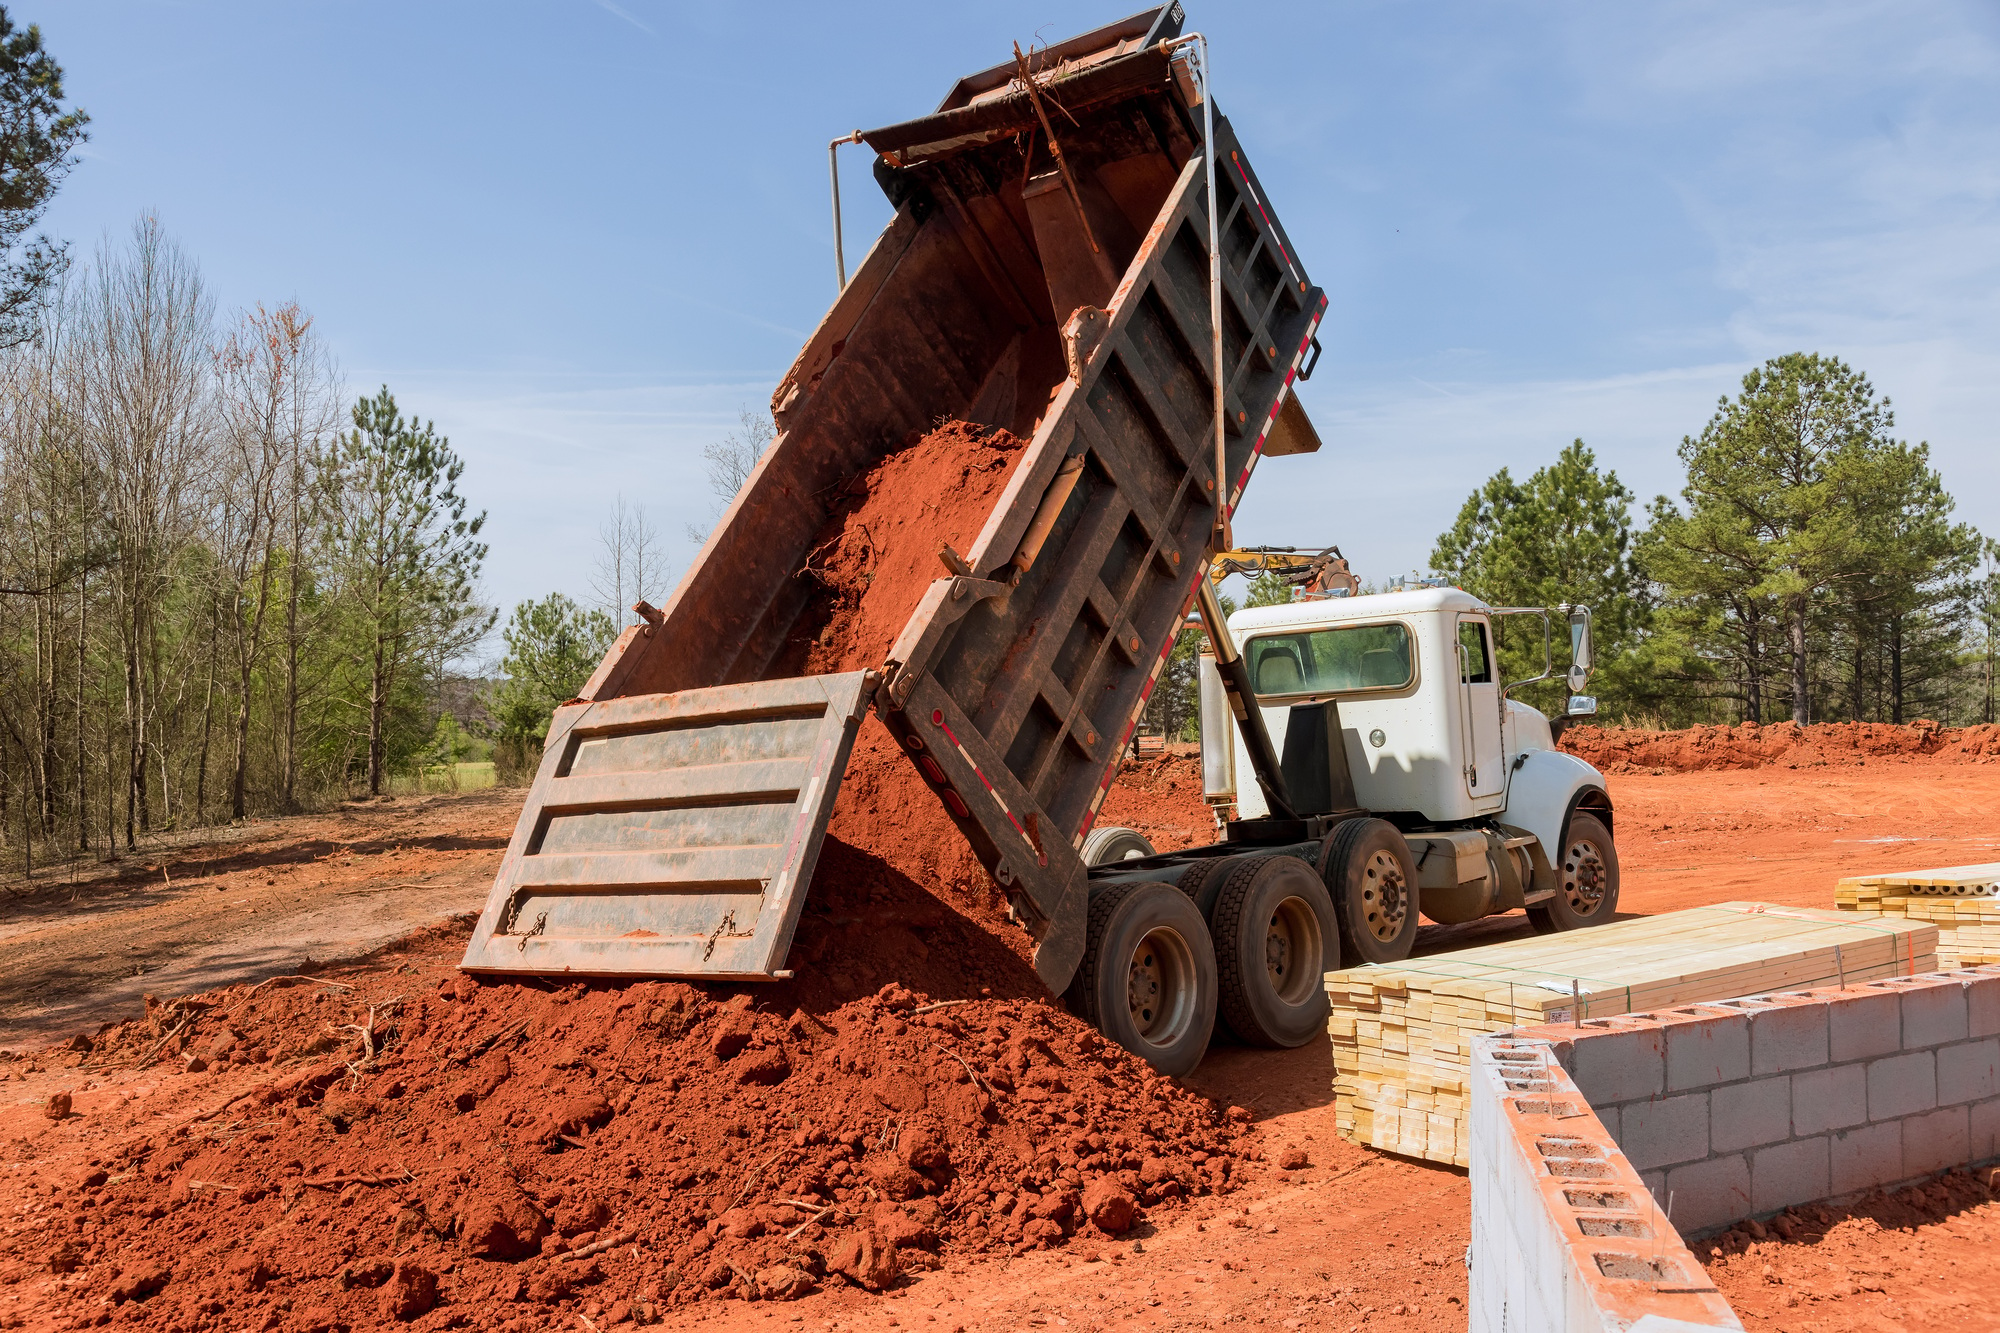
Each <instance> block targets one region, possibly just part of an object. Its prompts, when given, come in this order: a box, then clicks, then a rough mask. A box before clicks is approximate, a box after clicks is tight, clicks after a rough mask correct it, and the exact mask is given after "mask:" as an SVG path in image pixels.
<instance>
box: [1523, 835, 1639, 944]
mask: <svg viewBox="0 0 2000 1333" xmlns="http://www.w3.org/2000/svg"><path fill="white" fill-rule="evenodd" d="M1560 850H1561V852H1562V859H1561V860H1559V861H1557V862H1556V865H1555V872H1556V894H1555V897H1553V898H1551V899H1549V900H1548V901H1547V902H1541V903H1535V904H1534V905H1532V906H1530V907H1529V908H1528V921H1529V923H1530V924H1531V925H1533V926H1534V928H1535V929H1536V930H1538V931H1540V932H1541V933H1542V934H1544V935H1552V934H1554V933H1555V932H1557V931H1559V930H1582V929H1583V928H1584V927H1585V926H1601V925H1603V924H1604V923H1605V922H1606V921H1609V920H1610V919H1611V918H1612V917H1614V916H1616V915H1618V849H1617V848H1616V847H1614V846H1613V845H1612V843H1611V830H1610V829H1608V828H1606V827H1605V826H1604V821H1603V820H1602V819H1600V818H1598V816H1597V815H1596V814H1595V813H1594V812H1592V811H1589V810H1578V811H1575V812H1574V813H1572V814H1571V815H1570V817H1569V827H1568V828H1566V829H1564V830H1563V839H1562V847H1561V849H1560Z"/></svg>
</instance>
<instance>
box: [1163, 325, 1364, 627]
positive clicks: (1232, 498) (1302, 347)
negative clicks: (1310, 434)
mask: <svg viewBox="0 0 2000 1333" xmlns="http://www.w3.org/2000/svg"><path fill="white" fill-rule="evenodd" d="M1319 305H1320V308H1319V310H1316V311H1314V312H1313V317H1312V322H1311V323H1309V324H1307V325H1306V336H1305V337H1303V338H1301V339H1300V340H1299V350H1298V351H1296V352H1293V353H1292V363H1291V365H1289V366H1287V367H1285V382H1284V384H1283V385H1282V386H1281V387H1280V388H1279V390H1278V396H1277V398H1276V399H1274V400H1273V401H1272V403H1271V415H1270V416H1269V417H1267V418H1265V420H1264V429H1262V430H1260V431H1258V432H1257V442H1256V443H1255V444H1252V445H1251V446H1250V456H1249V457H1248V458H1246V459H1244V460H1243V474H1242V475H1241V476H1239V477H1238V478H1237V479H1236V484H1235V486H1233V487H1232V488H1231V489H1230V493H1229V513H1230V516H1231V517H1232V518H1233V517H1235V514H1236V511H1237V509H1238V508H1240V507H1241V506H1242V504H1243V492H1244V491H1245V490H1246V489H1247V488H1248V487H1249V485H1250V473H1251V470H1252V469H1254V468H1255V467H1256V466H1257V460H1258V459H1259V458H1261V457H1263V454H1264V440H1265V438H1266V437H1268V436H1269V435H1270V433H1271V427H1272V426H1274V425H1276V424H1277V421H1278V412H1279V410H1280V409H1281V408H1283V407H1284V405H1285V391H1286V390H1287V389H1289V388H1291V386H1292V377H1293V376H1294V375H1297V374H1298V373H1299V362H1301V361H1303V360H1305V358H1306V349H1307V348H1308V347H1311V346H1312V340H1313V334H1315V333H1317V332H1318V331H1319V320H1320V315H1321V313H1322V312H1324V311H1325V309H1326V298H1325V297H1321V298H1320V303H1319ZM1182 614H1183V617H1185V614H1186V613H1185V612H1183V613H1182ZM1168 647H1170V648H1171V647H1172V644H1171V642H1170V643H1169V644H1168Z"/></svg>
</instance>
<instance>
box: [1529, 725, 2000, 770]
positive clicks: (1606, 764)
mask: <svg viewBox="0 0 2000 1333" xmlns="http://www.w3.org/2000/svg"><path fill="white" fill-rule="evenodd" d="M1562 748H1563V749H1565V750H1567V751H1569V752H1570V753H1571V754H1573V755H1576V756H1577V757H1578V758H1581V759H1584V760H1587V761H1589V762H1590V763H1592V764H1594V765H1596V766H1597V767H1598V768H1599V769H1601V770H1603V771H1604V772H1606V773H1693V772H1698V771H1702V770H1707V769H1738V768H1822V767H1830V766H1840V765H1849V764H1866V763H1869V762H1872V761H1891V762H1897V761H1900V762H1906V763H1940V764H1967V763H1992V762H1994V761H1996V760H2000V726H1973V727H1941V726H1939V725H1938V724H1937V723H1935V722H1931V721H1929V720H1926V719H1919V720H1918V721H1916V722H1912V723H1910V724H1908V725H1907V726H1897V725H1891V724H1888V723H1881V722H1816V723H1814V724H1812V725H1811V726H1807V727H1801V726H1799V725H1798V724H1797V723H1796V722H1779V723H1775V724H1772V725H1769V726H1761V727H1760V726H1758V725H1757V724H1756V723H1754V722H1745V723H1743V724H1742V725H1740V726H1735V727H1722V726H1713V727H1690V728H1688V729H1687V730H1685V731H1642V730H1639V729H1637V728H1633V727H1570V728H1569V729H1567V730H1566V731H1564V732H1563V736H1562Z"/></svg>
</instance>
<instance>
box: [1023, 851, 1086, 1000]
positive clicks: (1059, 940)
mask: <svg viewBox="0 0 2000 1333" xmlns="http://www.w3.org/2000/svg"><path fill="white" fill-rule="evenodd" d="M1089 928H1090V872H1089V871H1088V870H1085V871H1083V873H1081V874H1078V875H1076V876H1074V877H1073V878H1072V879H1071V880H1070V882H1069V883H1068V884H1067V885H1065V886H1064V888H1063V895H1062V900H1061V901H1060V902H1058V903H1057V904H1056V909H1055V911H1054V912H1052V913H1050V914H1049V925H1048V929H1047V930H1046V931H1044V932H1043V934H1042V938H1041V939H1039V940H1037V941H1036V942H1035V975H1036V976H1038V977H1040V978H1041V979H1042V984H1043V985H1044V986H1047V987H1048V988H1049V989H1050V990H1051V991H1052V992H1054V993H1055V994H1057V995H1061V994H1062V993H1063V992H1064V991H1066V990H1068V989H1069V983H1070V982H1071V980H1072V979H1074V978H1075V976H1076V969H1077V967H1078V965H1080V964H1081V963H1082V962H1083V947H1084V945H1085V944H1086V943H1087V942H1088V941H1087V938H1086V937H1087V935H1088V934H1089Z"/></svg>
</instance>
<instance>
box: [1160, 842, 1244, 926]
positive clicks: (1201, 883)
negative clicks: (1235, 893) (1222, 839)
mask: <svg viewBox="0 0 2000 1333" xmlns="http://www.w3.org/2000/svg"><path fill="white" fill-rule="evenodd" d="M1243 860H1244V858H1243V857H1241V856H1209V857H1204V858H1203V859H1201V860H1199V861H1196V862H1195V863H1194V864H1192V865H1190V866H1189V867H1188V868H1187V869H1186V870H1183V871H1182V872H1181V876H1180V878H1179V879H1178V880H1177V881H1175V882H1176V883H1177V884H1179V885H1180V890H1181V892H1182V893H1185V894H1186V895H1187V896H1188V897H1189V898H1190V899H1192V900H1193V901H1194V905H1195V906H1196V907H1197V908H1198V909H1200V911H1201V919H1202V920H1204V921H1208V920H1211V919H1212V917H1213V915H1214V912H1215V898H1216V895H1217V894H1219V893H1221V892H1222V886H1223V884H1224V883H1225V882H1227V880H1228V879H1229V872H1230V871H1231V870H1232V869H1234V868H1235V867H1236V866H1239V865H1241V864H1243ZM1214 933H1215V932H1214V928H1213V927H1212V926H1211V927H1210V930H1209V934H1210V936H1211V937H1212V936H1213V935H1214Z"/></svg>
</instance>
